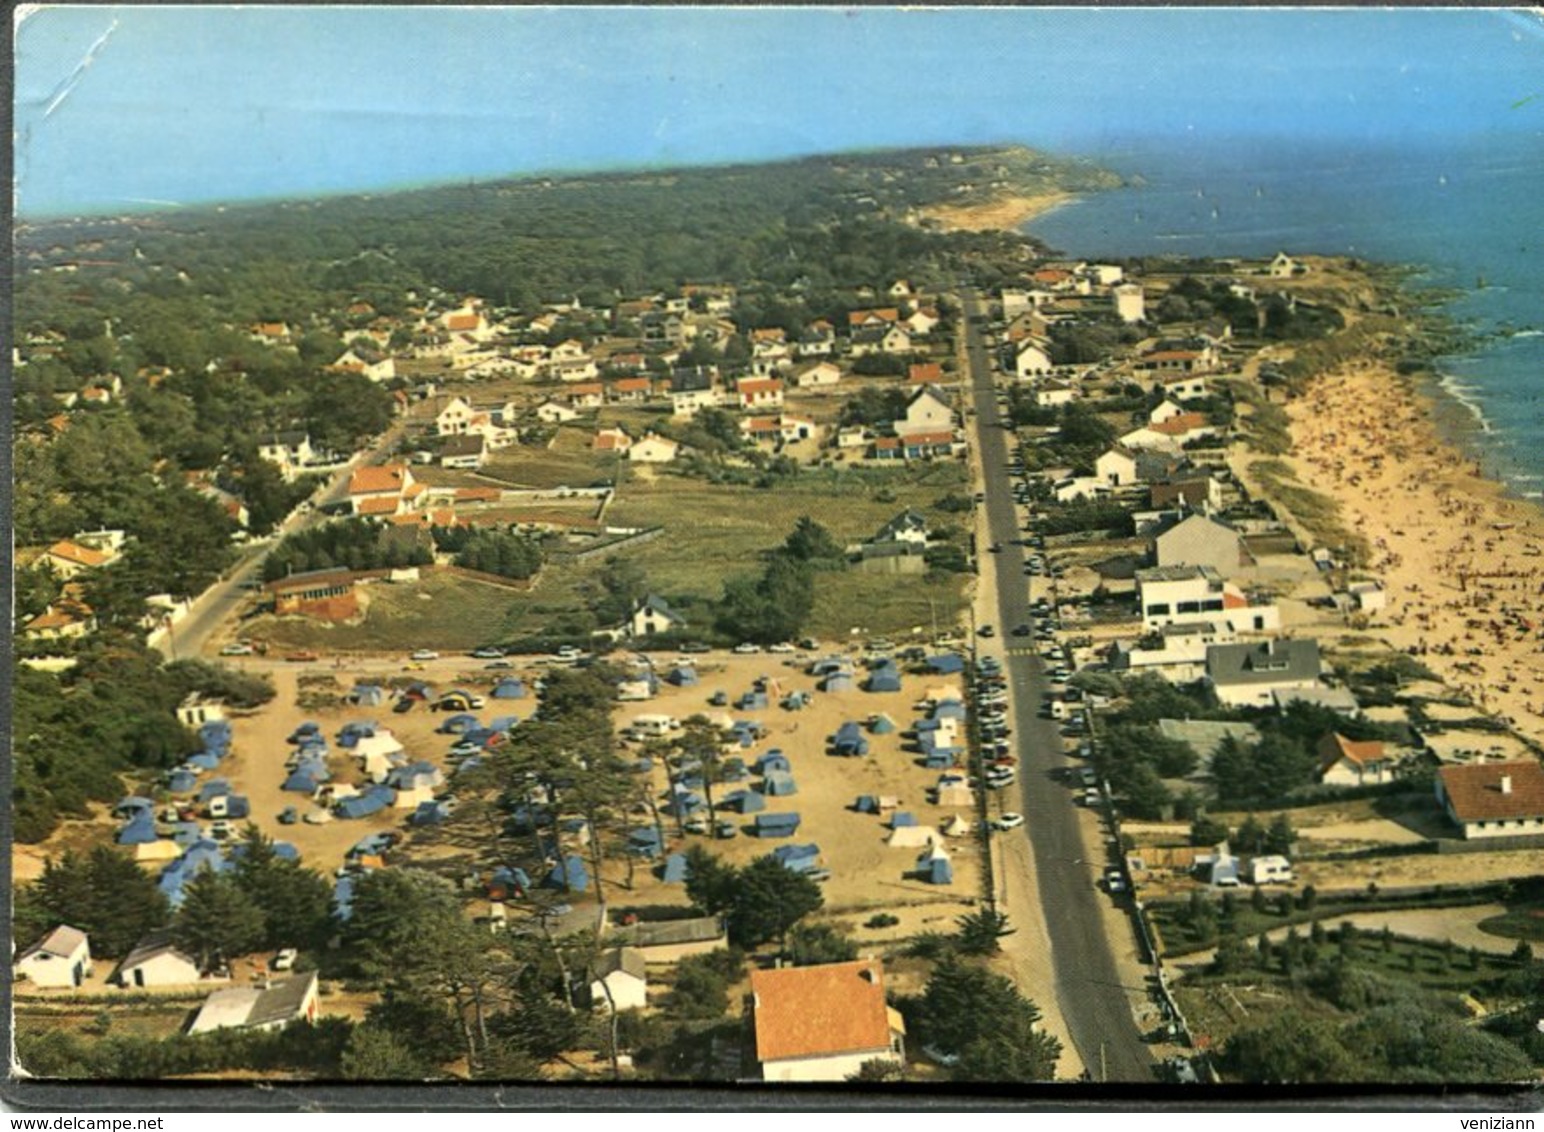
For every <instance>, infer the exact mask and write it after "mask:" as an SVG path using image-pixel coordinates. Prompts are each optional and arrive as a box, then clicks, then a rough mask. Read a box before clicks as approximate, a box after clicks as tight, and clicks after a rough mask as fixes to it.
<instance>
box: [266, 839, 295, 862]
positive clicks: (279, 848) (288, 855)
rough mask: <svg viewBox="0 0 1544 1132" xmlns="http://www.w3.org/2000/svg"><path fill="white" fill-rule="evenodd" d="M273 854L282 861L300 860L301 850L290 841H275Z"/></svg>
mask: <svg viewBox="0 0 1544 1132" xmlns="http://www.w3.org/2000/svg"><path fill="white" fill-rule="evenodd" d="M273 855H274V856H275V857H277V858H279V860H281V861H298V860H300V850H299V849H296V848H295V847H294V846H293V845H291V844H290V843H289V842H288V841H275V842H274V843H273Z"/></svg>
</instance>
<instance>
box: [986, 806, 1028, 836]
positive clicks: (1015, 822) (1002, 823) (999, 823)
mask: <svg viewBox="0 0 1544 1132" xmlns="http://www.w3.org/2000/svg"><path fill="white" fill-rule="evenodd" d="M1023 824H1024V815H1023V814H1016V813H1014V812H1012V811H1011V810H1010V811H1009V812H1007V813H1005V814H999V815H998V816H997V817H996V818H994V819H992V828H993V829H995V830H997V831H998V832H999V833H1006V832H1007V831H1008V830H1010V829H1018V828H1019V826H1021V825H1023Z"/></svg>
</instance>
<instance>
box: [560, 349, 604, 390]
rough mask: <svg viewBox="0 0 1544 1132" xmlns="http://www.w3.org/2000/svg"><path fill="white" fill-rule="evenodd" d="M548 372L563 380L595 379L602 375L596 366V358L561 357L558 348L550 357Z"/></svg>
mask: <svg viewBox="0 0 1544 1132" xmlns="http://www.w3.org/2000/svg"><path fill="white" fill-rule="evenodd" d="M547 372H548V373H549V374H550V375H551V376H552V377H554V378H555V379H557V380H558V381H563V382H575V381H594V380H595V379H596V378H597V377H599V376H600V369H599V367H598V366H596V364H595V359H594V358H591V357H588V356H581V357H577V358H572V357H559V356H558V353H557V350H556V348H554V349H553V352H552V357H551V358H550V359H548V362H547Z"/></svg>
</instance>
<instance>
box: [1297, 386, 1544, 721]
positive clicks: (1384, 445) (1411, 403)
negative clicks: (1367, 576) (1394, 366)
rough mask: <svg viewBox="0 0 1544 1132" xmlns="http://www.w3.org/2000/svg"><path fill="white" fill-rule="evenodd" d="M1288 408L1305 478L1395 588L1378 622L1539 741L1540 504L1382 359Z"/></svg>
mask: <svg viewBox="0 0 1544 1132" xmlns="http://www.w3.org/2000/svg"><path fill="white" fill-rule="evenodd" d="M1288 414H1289V416H1290V419H1291V431H1292V438H1293V443H1294V450H1293V455H1292V457H1291V463H1292V465H1293V466H1294V468H1295V470H1296V474H1297V478H1298V479H1299V480H1300V481H1301V482H1302V483H1303V484H1305V485H1307V486H1309V487H1311V488H1313V489H1314V490H1316V491H1319V492H1321V493H1323V494H1325V495H1328V496H1330V497H1332V498H1333V499H1335V500H1336V501H1337V502H1338V503H1339V504H1340V507H1341V510H1342V514H1343V516H1344V519H1345V522H1346V525H1347V526H1348V527H1350V528H1351V529H1353V530H1355V531H1356V532H1358V533H1359V534H1361V535H1362V536H1364V537H1365V538H1366V540H1367V544H1368V546H1369V548H1370V551H1371V555H1370V561H1368V562H1367V563H1366V564H1365V565H1366V568H1367V570H1368V571H1369V572H1370V573H1372V574H1373V575H1374V576H1376V577H1377V578H1379V579H1381V581H1382V582H1383V585H1384V588H1385V590H1386V591H1387V594H1388V607H1387V608H1386V609H1385V610H1383V611H1382V612H1380V613H1377V614H1375V615H1374V617H1373V620H1372V626H1371V631H1372V632H1375V633H1377V634H1378V635H1380V636H1382V637H1383V638H1385V639H1386V640H1387V641H1388V642H1389V643H1390V644H1391V645H1393V646H1395V647H1396V648H1399V649H1402V650H1406V651H1409V652H1412V653H1413V654H1414V655H1415V656H1417V657H1418V658H1419V659H1420V660H1421V661H1422V662H1423V663H1424V664H1426V665H1427V666H1428V667H1429V668H1431V669H1432V671H1434V672H1435V673H1437V674H1438V675H1439V676H1440V677H1441V678H1442V679H1443V680H1444V681H1445V682H1446V683H1447V684H1448V685H1450V686H1451V687H1452V688H1454V689H1457V690H1459V691H1462V692H1463V693H1465V694H1466V695H1467V696H1469V697H1470V699H1471V700H1472V701H1473V702H1474V703H1475V704H1477V705H1479V706H1480V707H1482V708H1483V709H1484V710H1485V711H1486V712H1488V713H1491V714H1493V715H1496V716H1499V717H1501V718H1503V719H1506V720H1507V721H1509V722H1510V723H1512V724H1513V725H1514V726H1515V727H1516V729H1517V730H1518V731H1519V732H1520V733H1521V734H1522V735H1524V736H1527V737H1529V738H1533V739H1539V740H1544V651H1541V644H1540V642H1541V637H1540V632H1539V618H1540V610H1541V608H1544V601H1541V598H1544V512H1541V511H1540V510H1539V508H1538V507H1536V506H1534V505H1533V504H1531V503H1528V502H1524V501H1518V500H1513V499H1508V498H1506V497H1505V495H1504V494H1503V492H1502V489H1501V487H1500V486H1499V485H1498V484H1496V483H1494V482H1492V481H1490V480H1486V479H1484V478H1482V477H1481V475H1480V472H1479V468H1478V466H1477V464H1476V461H1475V460H1474V459H1473V458H1472V457H1470V456H1467V455H1465V454H1464V453H1462V452H1460V451H1459V450H1457V449H1456V448H1455V447H1453V446H1452V445H1451V444H1448V443H1447V442H1445V441H1444V440H1443V439H1442V438H1441V436H1440V435H1439V432H1438V429H1437V426H1436V423H1435V421H1434V419H1433V406H1432V403H1431V401H1430V400H1429V399H1428V398H1427V397H1426V396H1425V395H1424V394H1423V393H1421V392H1419V391H1418V390H1417V389H1415V388H1414V387H1413V386H1412V384H1411V382H1410V381H1409V380H1408V379H1406V378H1403V377H1400V376H1399V375H1397V374H1395V373H1394V372H1393V371H1392V370H1391V369H1390V368H1388V367H1387V366H1384V365H1380V364H1376V363H1370V362H1365V363H1359V364H1353V365H1350V366H1347V367H1344V368H1342V369H1340V370H1337V371H1334V372H1331V373H1329V374H1326V375H1324V376H1321V377H1319V378H1317V379H1315V381H1314V382H1313V383H1312V385H1311V386H1310V387H1309V389H1308V391H1307V393H1306V395H1305V396H1303V397H1301V398H1298V399H1297V400H1296V401H1294V402H1292V403H1291V404H1290V405H1289V406H1288Z"/></svg>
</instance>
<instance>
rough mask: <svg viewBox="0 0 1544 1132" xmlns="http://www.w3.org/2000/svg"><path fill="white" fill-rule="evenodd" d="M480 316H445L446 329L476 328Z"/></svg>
mask: <svg viewBox="0 0 1544 1132" xmlns="http://www.w3.org/2000/svg"><path fill="white" fill-rule="evenodd" d="M478 321H479V318H478V316H477V315H475V314H450V315H446V316H445V329H446V330H476V329H477V323H478Z"/></svg>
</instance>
